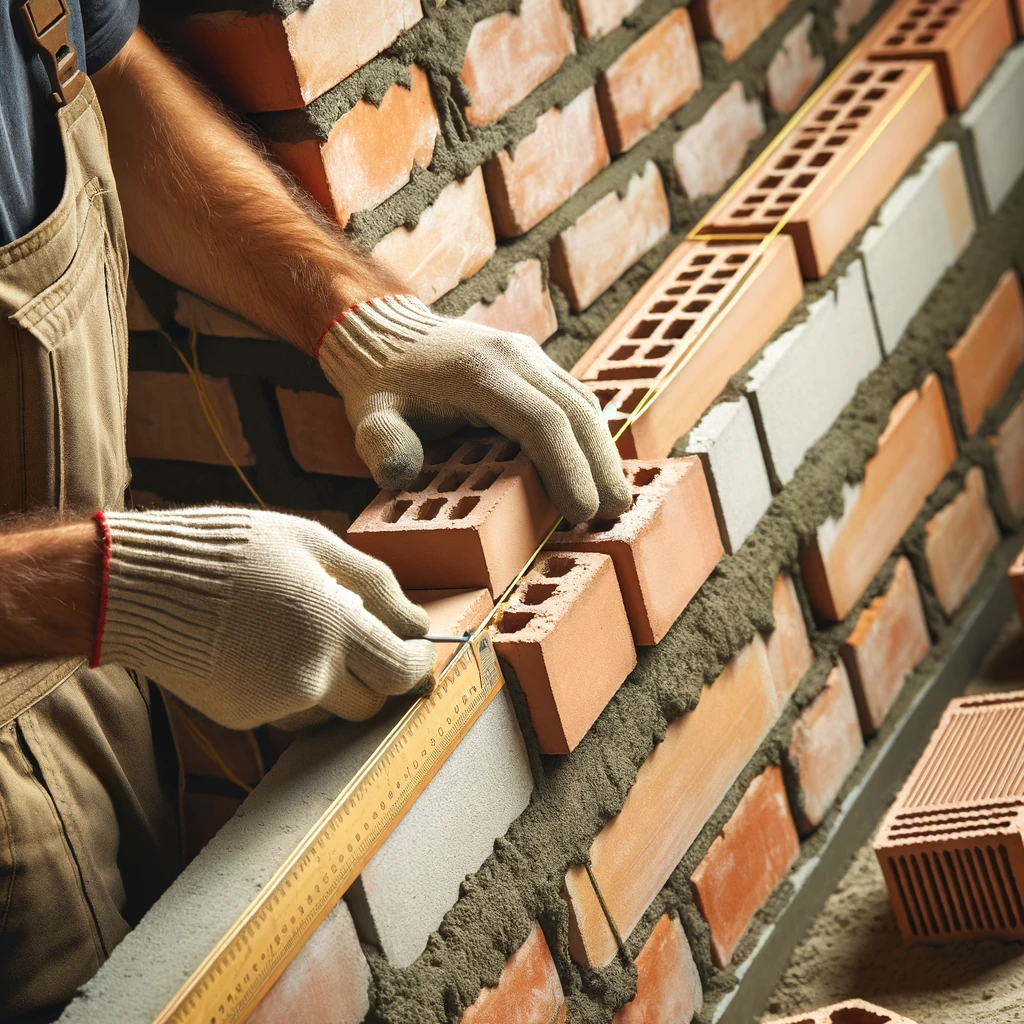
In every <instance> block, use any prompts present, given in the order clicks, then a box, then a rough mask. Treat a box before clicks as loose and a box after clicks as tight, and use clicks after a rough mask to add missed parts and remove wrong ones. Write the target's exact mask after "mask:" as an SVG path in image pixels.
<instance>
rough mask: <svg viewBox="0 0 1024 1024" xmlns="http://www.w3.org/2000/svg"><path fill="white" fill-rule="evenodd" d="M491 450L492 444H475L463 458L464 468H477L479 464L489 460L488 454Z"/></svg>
mask: <svg viewBox="0 0 1024 1024" xmlns="http://www.w3.org/2000/svg"><path fill="white" fill-rule="evenodd" d="M490 450H491V445H490V442H487V441H485V442H483V443H482V444H475V445H473V447H472V448H470V449H469V451H468V452H466V454H465V455H463V457H462V465H463V466H475V465H476V464H477V463H478V462H483V461H484V459H486V458H487V453H488V452H489V451H490Z"/></svg>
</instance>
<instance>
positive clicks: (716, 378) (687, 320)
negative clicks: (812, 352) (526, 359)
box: [572, 237, 803, 459]
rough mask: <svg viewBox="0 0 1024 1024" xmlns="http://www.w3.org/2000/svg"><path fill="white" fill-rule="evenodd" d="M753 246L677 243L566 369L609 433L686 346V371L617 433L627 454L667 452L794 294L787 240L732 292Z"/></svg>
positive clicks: (771, 248) (797, 284)
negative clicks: (592, 397) (594, 402)
mask: <svg viewBox="0 0 1024 1024" xmlns="http://www.w3.org/2000/svg"><path fill="white" fill-rule="evenodd" d="M757 249H758V246H757V243H754V242H714V241H712V242H683V243H681V244H680V245H679V246H677V247H676V248H675V249H674V250H673V251H672V253H671V254H670V255H669V256H668V258H667V259H666V260H665V261H664V263H662V265H661V266H660V267H659V268H658V269H657V270H656V271H655V272H654V274H652V275H651V277H650V278H648V280H647V281H646V282H645V283H644V285H643V286H642V287H641V288H640V290H639V291H638V292H637V293H636V294H635V295H634V296H633V298H632V299H630V301H629V302H628V303H627V304H626V306H625V308H624V309H623V310H622V312H621V313H620V314H619V315H618V316H617V317H616V318H615V319H614V320H613V321H612V322H611V324H609V326H608V327H607V329H606V330H605V331H603V332H602V334H601V336H600V337H599V338H598V339H597V341H596V342H594V344H593V345H591V346H590V348H589V349H588V350H587V352H586V353H585V354H584V355H583V357H582V358H581V359H580V360H579V362H577V363H576V365H575V366H574V367H573V368H572V373H573V376H574V377H577V378H579V379H580V380H583V381H586V382H587V383H588V385H589V386H590V387H591V389H592V390H593V391H594V393H595V394H596V395H597V397H598V400H599V401H600V403H601V407H602V408H603V409H604V410H605V416H606V418H607V420H608V425H609V428H610V429H611V431H612V432H613V433H615V432H617V431H618V429H619V428H620V427H621V425H622V423H623V422H624V419H625V414H628V413H629V412H632V411H633V410H634V409H636V407H637V405H638V404H639V402H640V401H641V399H642V398H643V396H644V395H645V394H646V393H647V391H648V389H649V388H650V387H651V386H652V385H653V384H655V383H656V382H658V381H659V380H661V378H662V377H664V376H666V375H667V374H668V373H669V371H670V370H671V368H672V365H673V363H674V362H675V361H676V360H677V359H678V358H679V356H680V353H682V352H683V351H684V350H685V351H687V353H688V362H687V364H686V366H685V368H684V369H683V370H681V371H680V372H679V373H677V374H676V375H675V376H674V377H673V378H672V380H671V381H670V382H669V383H668V384H667V385H666V386H665V389H664V391H662V393H661V395H660V396H659V399H658V401H657V402H654V403H653V404H652V405H651V406H650V407H649V408H648V409H647V410H646V411H645V412H644V414H643V416H642V417H641V418H640V419H638V420H637V421H636V422H635V423H634V424H633V425H632V426H630V427H629V429H628V430H627V431H626V433H624V434H623V435H622V437H621V438H620V439H619V451H620V452H621V453H622V455H623V456H624V457H625V458H641V459H658V458H664V456H666V455H667V454H668V453H669V452H670V451H671V450H672V446H673V445H674V444H675V443H676V441H677V440H678V439H679V438H680V437H681V436H682V435H683V434H685V433H686V432H687V431H688V430H690V429H691V428H692V427H694V426H696V425H697V423H698V422H699V421H700V419H701V417H702V416H703V415H704V413H705V412H706V411H707V409H708V408H709V407H710V405H711V403H712V402H714V400H715V399H716V398H717V397H718V395H719V394H720V393H721V391H722V389H723V388H724V387H725V385H726V384H727V383H728V381H729V378H730V377H731V376H732V375H733V374H734V373H736V371H737V370H739V369H741V368H742V367H743V365H744V363H746V362H747V360H748V359H749V358H750V357H751V356H752V355H753V354H754V353H755V352H757V350H758V349H760V348H761V346H762V345H764V344H765V343H766V342H767V341H768V339H769V338H770V337H771V336H772V334H773V333H774V332H775V330H776V328H778V327H780V326H781V325H782V324H783V323H784V322H785V320H786V317H787V316H788V315H789V313H790V311H791V310H792V309H793V308H794V307H795V306H796V304H797V303H798V302H799V301H800V299H801V297H802V296H803V282H802V280H801V278H800V271H799V268H798V266H797V261H796V253H795V250H794V248H793V244H792V241H791V240H790V239H789V238H785V237H779V238H776V239H774V240H772V241H771V242H769V243H768V244H767V245H766V246H765V247H764V251H763V252H762V253H761V255H760V257H759V258H758V261H757V264H756V266H755V267H754V269H753V270H752V271H751V272H750V273H749V274H747V275H746V279H745V280H743V281H742V284H740V286H739V287H738V288H737V289H736V291H735V294H732V293H731V292H729V291H727V290H726V286H727V284H728V283H729V282H731V281H732V280H733V279H734V278H735V277H737V276H739V277H740V279H742V278H743V276H744V273H745V271H746V270H747V267H748V265H749V262H750V260H751V259H752V257H754V256H755V255H756V253H757ZM695 339H699V343H697V344H694V342H695Z"/></svg>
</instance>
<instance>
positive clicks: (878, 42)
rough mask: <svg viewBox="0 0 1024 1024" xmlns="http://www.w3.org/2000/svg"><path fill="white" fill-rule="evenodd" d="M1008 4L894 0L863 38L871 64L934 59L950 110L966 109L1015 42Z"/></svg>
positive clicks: (975, 0)
mask: <svg viewBox="0 0 1024 1024" xmlns="http://www.w3.org/2000/svg"><path fill="white" fill-rule="evenodd" d="M1014 34H1015V33H1014V28H1013V18H1012V16H1011V15H1010V9H1009V7H1008V6H1007V2H1006V0H943V2H942V4H927V3H921V0H896V3H894V4H893V5H892V7H890V8H889V10H888V11H887V12H886V14H885V15H884V16H883V17H882V19H881V20H880V21H879V23H878V24H877V25H876V26H875V27H874V28H873V29H872V31H871V33H870V34H869V36H868V38H867V39H865V40H864V43H863V45H864V47H865V48H866V50H867V52H868V54H869V55H870V57H871V59H872V60H901V61H902V60H906V59H908V58H913V59H918V60H927V61H931V62H932V63H933V64H934V65H935V66H936V68H937V69H938V72H939V76H940V77H941V79H942V91H943V93H944V95H945V97H946V103H947V105H948V107H949V109H950V110H963V109H964V107H966V106H967V104H968V103H969V102H970V100H971V97H972V96H973V95H974V94H975V92H977V90H978V88H979V87H980V86H981V83H982V82H984V81H985V79H986V78H988V76H989V73H990V72H991V71H992V69H993V68H994V67H995V66H996V64H997V63H998V61H999V58H1000V57H1001V56H1002V54H1003V51H1004V50H1006V49H1007V48H1008V47H1009V46H1011V45H1012V44H1013V38H1014Z"/></svg>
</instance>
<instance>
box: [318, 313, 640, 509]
mask: <svg viewBox="0 0 1024 1024" xmlns="http://www.w3.org/2000/svg"><path fill="white" fill-rule="evenodd" d="M319 358H320V365H321V367H322V368H323V371H324V373H325V374H326V375H327V379H328V380H329V381H330V382H331V384H332V385H333V386H334V387H335V388H336V389H337V391H338V393H339V394H340V395H341V396H342V398H344V400H345V410H346V412H347V414H348V418H349V422H350V423H351V424H352V429H353V430H354V432H355V439H356V449H357V450H358V452H359V456H360V458H361V459H362V460H363V462H365V463H366V465H367V467H368V468H369V470H370V472H371V473H372V474H373V478H374V479H375V480H376V481H377V483H378V484H379V485H380V486H381V487H383V488H386V489H387V490H393V491H399V490H402V489H403V488H405V487H407V486H408V485H409V484H410V483H411V482H412V480H413V479H414V478H415V476H416V474H417V473H419V471H420V469H421V468H422V466H423V445H422V444H421V441H420V437H419V436H418V434H421V435H422V436H423V437H424V438H426V439H428V440H429V439H433V438H436V437H443V436H444V435H445V434H450V433H451V432H452V431H454V430H457V429H458V428H459V427H461V426H464V425H465V424H467V423H470V424H472V425H474V426H492V427H495V428H497V429H498V430H499V431H501V433H503V434H504V435H505V436H506V437H509V438H511V439H512V440H514V441H518V442H519V444H521V445H522V448H523V451H524V452H525V453H526V455H527V456H528V457H529V459H530V460H531V461H532V462H533V464H534V465H535V466H536V467H537V470H538V472H539V473H540V475H541V477H542V479H543V480H544V485H545V487H546V488H547V491H548V494H549V495H550V496H551V500H552V501H553V502H554V503H555V505H556V506H557V507H558V510H559V511H560V512H561V513H562V515H564V516H565V518H566V519H568V520H569V522H570V523H580V522H583V521H584V520H587V519H592V518H593V517H594V516H595V515H596V514H600V515H601V516H607V517H611V516H616V515H620V514H621V513H623V512H625V511H626V510H627V509H628V508H629V506H630V503H631V500H632V499H631V495H630V491H629V487H628V486H627V484H626V480H625V478H624V476H623V473H622V465H621V462H620V460H619V455H618V452H617V451H616V448H615V445H614V443H613V442H612V439H611V435H610V434H609V432H608V427H607V425H606V424H605V422H604V419H603V418H602V416H601V409H600V406H599V404H598V402H597V399H596V398H595V397H594V396H593V395H592V394H591V392H590V391H589V390H588V389H587V388H585V387H584V386H583V385H582V384H581V383H580V382H579V381H578V380H575V379H574V378H573V377H571V376H570V375H569V374H568V373H566V372H565V371H564V370H563V369H562V368H561V367H559V366H558V365H556V364H555V363H553V362H552V361H551V359H549V358H548V356H546V355H545V354H544V351H543V349H541V347H540V346H539V345H537V343H536V342H534V341H533V340H532V339H531V338H528V337H526V336H525V335H522V334H509V333H506V332H502V331H496V330H494V329H493V328H490V327H484V326H482V325H481V324H475V323H471V322H470V321H468V320H451V319H449V318H447V317H443V316H438V315H437V314H436V313H434V312H432V311H431V310H430V309H429V308H428V307H427V306H425V305H424V304H423V303H422V302H420V300H419V299H417V298H414V297H412V296H409V295H400V296H394V297H388V298H381V299H371V300H370V301H368V302H362V303H359V304H357V305H356V306H353V307H352V309H350V310H347V311H346V312H345V313H343V314H342V316H340V317H339V318H338V320H336V321H335V322H334V323H333V324H332V325H331V326H330V327H329V328H328V330H327V331H326V332H325V334H324V337H323V339H322V341H321V345H320V352H319Z"/></svg>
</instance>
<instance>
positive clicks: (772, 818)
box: [690, 766, 800, 967]
mask: <svg viewBox="0 0 1024 1024" xmlns="http://www.w3.org/2000/svg"><path fill="white" fill-rule="evenodd" d="M799 854H800V839H799V837H798V836H797V834H796V826H795V825H794V824H793V816H792V815H791V814H790V813H789V801H788V799H787V798H786V787H785V786H784V785H783V782H782V771H781V770H780V769H779V768H778V767H774V766H773V767H771V768H768V769H767V770H766V771H764V772H763V773H762V774H761V775H759V776H758V777H757V778H756V779H754V781H753V782H751V784H750V785H749V786H748V787H747V790H746V792H745V793H744V794H743V796H742V797H741V799H740V802H739V804H738V805H737V806H736V810H735V811H733V813H732V816H731V817H730V818H729V820H728V822H727V823H726V824H725V826H724V828H723V829H722V831H721V832H720V833H719V834H718V837H717V838H716V839H715V841H714V842H713V843H712V844H711V846H710V847H709V849H708V852H707V853H706V854H705V855H704V859H703V860H702V861H701V862H700V864H698V865H697V868H696V870H695V871H694V872H693V874H692V875H691V876H690V886H691V888H692V889H693V896H694V900H695V901H696V903H697V909H698V910H699V911H700V912H701V914H702V915H703V917H704V920H705V921H707V923H708V930H709V931H710V933H711V960H712V962H713V963H714V965H715V966H716V967H725V966H726V965H727V964H728V963H729V961H730V960H731V959H732V954H733V953H734V952H735V950H736V947H737V945H739V941H740V939H741V938H743V935H744V933H745V932H746V930H747V928H748V927H749V926H750V922H751V920H752V919H753V917H754V914H756V913H757V911H758V910H760V909H761V907H762V906H763V905H764V902H765V900H767V899H768V897H769V896H770V895H771V894H772V891H773V890H774V888H775V886H777V885H778V884H779V882H781V881H782V879H783V878H785V877H786V874H787V873H788V871H789V869H790V868H791V867H792V866H793V864H794V863H795V861H796V859H797V857H798V856H799Z"/></svg>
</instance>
